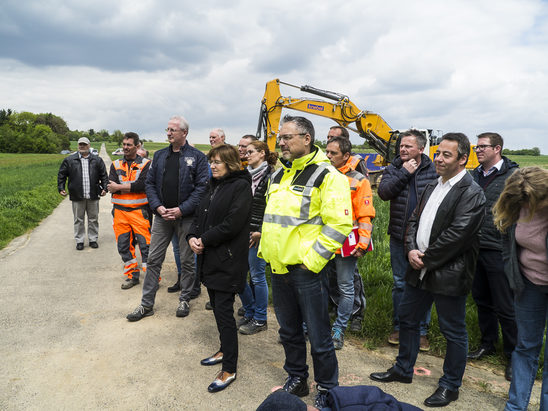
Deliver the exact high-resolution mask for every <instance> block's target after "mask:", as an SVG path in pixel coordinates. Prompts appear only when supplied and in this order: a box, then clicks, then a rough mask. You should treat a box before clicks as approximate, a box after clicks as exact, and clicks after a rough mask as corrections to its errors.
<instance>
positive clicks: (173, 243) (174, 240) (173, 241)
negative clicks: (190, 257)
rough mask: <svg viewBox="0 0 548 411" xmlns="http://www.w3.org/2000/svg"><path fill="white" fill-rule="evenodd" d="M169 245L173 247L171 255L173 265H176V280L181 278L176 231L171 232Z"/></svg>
mask: <svg viewBox="0 0 548 411" xmlns="http://www.w3.org/2000/svg"><path fill="white" fill-rule="evenodd" d="M171 246H172V247H173V257H174V258H175V265H176V266H177V281H180V280H181V256H180V255H179V253H180V251H179V237H177V233H173V238H172V239H171Z"/></svg>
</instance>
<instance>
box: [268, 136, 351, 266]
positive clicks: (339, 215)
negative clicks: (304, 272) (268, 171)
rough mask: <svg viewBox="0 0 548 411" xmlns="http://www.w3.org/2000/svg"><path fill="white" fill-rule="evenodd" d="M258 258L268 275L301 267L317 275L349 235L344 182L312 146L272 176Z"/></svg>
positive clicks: (348, 216) (347, 193)
mask: <svg viewBox="0 0 548 411" xmlns="http://www.w3.org/2000/svg"><path fill="white" fill-rule="evenodd" d="M266 199H267V200H266V201H267V203H266V209H265V215H264V220H263V227H262V236H261V242H260V244H259V256H261V257H262V258H263V259H264V260H265V261H266V262H267V263H270V265H271V268H272V272H273V273H275V274H285V273H287V272H288V269H287V266H288V265H297V264H304V265H306V266H307V267H308V269H309V270H311V271H313V272H315V273H319V272H320V271H321V270H322V268H323V267H324V266H325V265H326V264H327V262H328V261H329V260H330V259H331V258H332V257H333V254H334V252H335V250H337V249H338V248H340V247H341V245H342V243H343V242H344V240H345V239H346V237H347V236H348V234H349V233H350V231H351V230H352V203H351V200H350V186H349V184H348V179H347V178H346V177H345V176H344V175H343V174H341V173H340V172H338V171H337V169H336V168H335V167H333V166H332V165H331V164H330V162H329V160H328V159H327V157H326V156H325V154H324V153H323V152H322V151H321V150H319V149H318V147H316V146H314V147H313V150H312V152H311V153H310V154H307V155H306V156H303V157H301V158H298V159H296V160H295V161H293V163H292V164H291V166H290V167H287V166H285V165H284V166H283V167H282V168H280V169H278V170H277V171H275V172H274V173H273V174H272V177H271V179H270V182H269V186H268V189H267V193H266Z"/></svg>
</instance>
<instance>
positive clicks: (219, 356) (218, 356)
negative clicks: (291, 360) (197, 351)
mask: <svg viewBox="0 0 548 411" xmlns="http://www.w3.org/2000/svg"><path fill="white" fill-rule="evenodd" d="M221 362H223V353H222V352H220V351H217V352H216V353H215V354H213V355H212V356H211V357H207V358H204V359H203V360H202V361H200V364H202V365H215V364H219V363H221Z"/></svg>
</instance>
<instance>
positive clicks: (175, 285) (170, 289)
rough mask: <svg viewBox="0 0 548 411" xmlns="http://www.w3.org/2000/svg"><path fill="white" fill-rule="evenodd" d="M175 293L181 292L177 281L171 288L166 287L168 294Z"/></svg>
mask: <svg viewBox="0 0 548 411" xmlns="http://www.w3.org/2000/svg"><path fill="white" fill-rule="evenodd" d="M177 291H181V286H180V285H179V281H177V282H176V283H175V284H173V285H172V286H171V287H167V292H168V293H176V292H177Z"/></svg>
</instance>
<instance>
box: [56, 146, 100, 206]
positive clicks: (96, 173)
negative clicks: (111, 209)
mask: <svg viewBox="0 0 548 411" xmlns="http://www.w3.org/2000/svg"><path fill="white" fill-rule="evenodd" d="M67 178H68V192H69V198H70V200H71V201H82V200H84V188H83V186H82V162H81V161H80V155H79V153H74V154H71V155H70V156H68V157H65V159H64V160H63V162H62V163H61V167H60V168H59V173H58V174H57V189H58V190H59V191H60V192H61V191H62V190H64V189H65V183H66V181H67ZM89 184H90V188H89V196H90V200H97V199H99V195H100V194H101V191H103V190H104V191H106V190H107V184H108V175H107V168H106V167H105V163H104V162H103V159H102V158H101V157H99V156H96V155H93V154H90V155H89Z"/></svg>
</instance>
